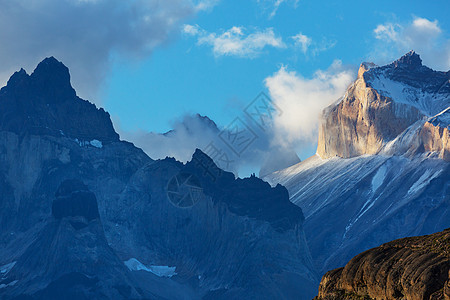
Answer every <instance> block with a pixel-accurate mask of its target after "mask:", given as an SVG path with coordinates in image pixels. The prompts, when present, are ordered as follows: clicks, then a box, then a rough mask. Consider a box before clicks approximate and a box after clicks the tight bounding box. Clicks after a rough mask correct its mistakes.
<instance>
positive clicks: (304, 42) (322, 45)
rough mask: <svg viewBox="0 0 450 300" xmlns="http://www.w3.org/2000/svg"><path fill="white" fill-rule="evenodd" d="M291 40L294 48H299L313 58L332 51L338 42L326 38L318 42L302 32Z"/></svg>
mask: <svg viewBox="0 0 450 300" xmlns="http://www.w3.org/2000/svg"><path fill="white" fill-rule="evenodd" d="M291 39H292V40H293V42H294V45H293V46H294V48H299V49H300V50H301V51H302V52H303V54H305V55H312V56H315V55H317V54H319V53H320V52H323V51H326V50H328V49H331V48H333V47H334V46H335V45H336V41H332V40H328V39H326V38H322V39H321V40H319V41H317V40H314V39H312V38H311V37H309V36H307V35H305V34H303V33H301V32H299V33H297V34H296V35H294V36H292V37H291Z"/></svg>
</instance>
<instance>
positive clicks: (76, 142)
mask: <svg viewBox="0 0 450 300" xmlns="http://www.w3.org/2000/svg"><path fill="white" fill-rule="evenodd" d="M69 78H70V77H69V74H68V71H67V68H65V67H64V66H63V65H62V64H61V63H60V62H58V61H56V60H55V59H53V58H50V59H46V60H44V61H43V62H42V63H41V64H39V66H38V68H37V69H36V70H35V71H34V73H33V74H32V75H31V76H28V75H27V74H26V73H25V72H24V71H21V72H19V73H16V74H15V75H13V77H12V78H11V79H10V81H9V82H8V85H7V86H6V87H4V88H3V89H2V90H1V93H0V108H2V109H0V120H3V121H2V123H1V126H0V188H1V193H0V223H1V225H2V226H1V230H0V266H2V268H3V269H4V270H5V272H3V271H2V273H1V277H0V278H1V281H0V298H2V299H10V298H15V297H28V299H42V298H44V299H45V297H46V296H48V295H57V294H58V293H59V292H60V291H61V290H67V291H68V292H69V291H72V292H73V291H79V293H78V294H77V293H75V294H68V295H69V296H67V297H68V299H70V298H71V297H72V299H84V298H87V299H102V298H105V297H106V298H111V297H113V298H118V299H120V298H124V299H128V298H151V299H183V298H185V299H192V298H194V299H199V298H202V297H204V298H214V299H220V298H222V299H229V298H236V297H237V298H241V297H244V296H246V297H250V298H262V299H264V298H309V297H313V296H314V293H315V291H314V282H316V281H317V280H318V276H317V275H316V272H315V270H314V267H313V265H312V262H311V257H310V254H309V250H308V247H307V245H306V241H305V235H304V232H303V214H302V211H301V209H300V208H299V207H297V206H295V205H294V204H292V203H291V202H290V201H289V197H288V193H287V190H286V189H285V188H284V187H282V186H277V187H274V188H272V187H271V186H270V185H269V184H267V183H265V182H263V181H262V180H260V179H258V178H255V177H251V178H246V179H236V178H235V177H234V175H233V174H232V173H228V172H224V171H222V170H221V169H219V168H218V167H217V166H216V165H215V164H214V162H213V161H212V160H211V159H210V158H209V157H208V156H206V155H205V154H204V153H202V152H201V151H196V152H195V153H194V155H193V157H192V160H191V161H190V162H188V163H187V164H182V163H180V162H177V161H175V160H174V159H171V158H166V159H164V160H157V161H154V160H152V159H151V158H149V157H148V156H147V155H145V153H144V152H143V151H142V150H141V149H139V148H136V147H135V146H134V145H133V144H131V143H128V142H124V141H119V139H118V136H117V134H116V133H115V132H114V129H113V128H112V125H111V121H110V119H109V115H108V114H107V113H105V112H104V111H103V110H101V109H97V108H96V107H95V106H94V105H93V104H90V103H89V102H87V101H85V100H82V99H80V98H78V97H76V96H75V92H74V91H73V89H72V88H71V86H70V82H69ZM28 117H30V118H28ZM28 119H29V120H30V121H29V122H27V121H26V120H28ZM97 206H98V211H97ZM32 253H38V255H37V256H33V255H32ZM41 258H42V259H41ZM27 268H28V269H27ZM3 269H2V270H3ZM27 270H28V271H27ZM70 282H73V284H74V285H76V286H75V287H74V286H71V285H70ZM77 287H78V288H77Z"/></svg>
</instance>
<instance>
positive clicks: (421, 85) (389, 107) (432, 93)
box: [317, 51, 450, 158]
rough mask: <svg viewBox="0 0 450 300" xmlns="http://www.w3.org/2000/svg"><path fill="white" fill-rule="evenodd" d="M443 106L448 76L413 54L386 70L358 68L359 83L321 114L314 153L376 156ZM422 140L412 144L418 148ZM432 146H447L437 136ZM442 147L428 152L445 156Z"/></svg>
mask: <svg viewBox="0 0 450 300" xmlns="http://www.w3.org/2000/svg"><path fill="white" fill-rule="evenodd" d="M448 107H450V72H440V71H434V70H432V69H430V68H428V67H426V66H424V65H422V60H421V59H420V56H419V55H418V54H417V53H416V52H414V51H410V52H408V53H406V54H405V55H403V56H402V57H401V58H399V59H398V60H396V61H394V62H393V63H391V64H388V65H385V66H380V67H378V66H376V65H375V64H372V63H362V64H361V66H360V69H359V71H358V78H357V79H356V81H355V82H354V83H353V84H352V85H350V87H349V88H348V89H347V92H346V93H345V96H344V97H343V98H342V100H341V101H340V102H338V103H336V104H333V105H332V106H330V107H328V108H326V109H325V110H324V115H323V122H322V125H321V129H320V131H319V143H318V150H317V153H318V154H319V155H320V156H321V157H323V158H329V157H333V156H335V155H337V156H340V157H344V158H349V157H355V156H359V155H362V154H377V153H379V152H380V151H381V149H382V148H383V147H384V146H385V145H387V143H389V142H390V141H394V140H395V139H396V138H397V137H398V136H399V135H400V134H401V133H402V132H404V131H405V130H406V129H407V128H409V127H410V126H412V125H413V124H415V123H416V122H419V121H421V120H425V119H427V118H431V117H432V116H435V115H438V114H439V113H440V112H442V111H444V110H445V109H447V108H448ZM445 134H446V133H445ZM423 139H424V137H422V141H418V142H417V143H418V144H419V145H420V144H421V143H422V142H423ZM413 140H416V139H413ZM433 141H434V142H431V141H430V143H431V144H430V145H435V144H436V143H437V144H442V142H444V143H446V142H445V141H446V137H440V138H438V135H436V136H435V137H434V138H433ZM413 144H414V143H413ZM403 146H405V145H403ZM403 146H402V147H401V148H402V149H403V148H405V147H403ZM447 147H448V146H445V145H444V146H442V147H441V146H439V147H437V148H436V147H434V146H433V147H429V148H428V149H430V151H432V150H433V151H434V150H436V149H437V150H438V152H440V151H441V150H442V149H444V154H445V153H446V151H447V150H445V149H447ZM406 148H408V147H406ZM406 148H405V149H406ZM414 148H415V147H414ZM419 148H420V149H422V148H423V147H419ZM425 149H427V147H425ZM397 154H399V153H397ZM442 156H443V157H447V156H446V155H442Z"/></svg>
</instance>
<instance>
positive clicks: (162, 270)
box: [124, 258, 177, 278]
mask: <svg viewBox="0 0 450 300" xmlns="http://www.w3.org/2000/svg"><path fill="white" fill-rule="evenodd" d="M124 263H125V265H126V266H127V267H128V269H129V270H130V271H147V272H150V273H153V274H155V275H156V276H159V277H169V278H171V277H172V276H174V275H177V273H176V272H175V269H176V267H168V266H149V267H147V266H145V265H144V264H143V263H141V262H140V261H138V260H137V259H136V258H130V259H129V260H127V261H125V262H124Z"/></svg>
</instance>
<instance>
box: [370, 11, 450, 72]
mask: <svg viewBox="0 0 450 300" xmlns="http://www.w3.org/2000/svg"><path fill="white" fill-rule="evenodd" d="M373 32H374V35H375V38H376V39H377V40H379V41H380V44H379V45H378V46H377V47H376V49H375V51H374V54H373V56H374V57H379V58H380V59H383V60H386V59H390V60H392V59H395V58H396V57H397V56H399V55H401V54H404V53H405V52H407V51H408V50H411V49H413V50H415V51H416V52H418V53H419V54H420V55H421V57H422V59H423V60H424V62H425V64H427V65H429V66H431V67H433V68H437V69H443V70H448V69H449V68H450V40H449V39H446V38H445V37H444V34H443V30H442V29H441V27H440V26H439V22H438V20H429V19H426V18H421V17H414V18H413V20H412V22H410V23H407V24H401V23H389V22H388V23H384V24H379V25H378V26H377V27H376V28H375V29H374V31H373ZM380 56H381V57H380ZM384 62H385V61H383V63H384Z"/></svg>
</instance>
